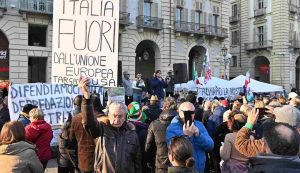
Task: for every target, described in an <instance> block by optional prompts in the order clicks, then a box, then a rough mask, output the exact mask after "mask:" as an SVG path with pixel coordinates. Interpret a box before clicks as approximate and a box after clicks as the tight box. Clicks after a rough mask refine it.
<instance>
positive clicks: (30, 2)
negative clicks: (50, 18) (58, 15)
mask: <svg viewBox="0 0 300 173" xmlns="http://www.w3.org/2000/svg"><path fill="white" fill-rule="evenodd" d="M19 9H20V11H24V12H31V13H43V14H53V0H19Z"/></svg>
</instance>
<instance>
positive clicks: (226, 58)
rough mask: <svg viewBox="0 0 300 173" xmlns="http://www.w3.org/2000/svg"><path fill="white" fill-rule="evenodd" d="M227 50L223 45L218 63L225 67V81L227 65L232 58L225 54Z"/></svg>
mask: <svg viewBox="0 0 300 173" xmlns="http://www.w3.org/2000/svg"><path fill="white" fill-rule="evenodd" d="M227 51H228V49H227V47H226V46H225V45H224V47H222V49H221V54H222V56H223V58H222V59H220V60H219V61H220V63H221V64H222V65H223V64H224V67H225V79H227V77H228V76H227V64H229V63H230V60H231V58H232V56H231V54H230V53H227Z"/></svg>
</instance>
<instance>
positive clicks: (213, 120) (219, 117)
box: [207, 106, 225, 137]
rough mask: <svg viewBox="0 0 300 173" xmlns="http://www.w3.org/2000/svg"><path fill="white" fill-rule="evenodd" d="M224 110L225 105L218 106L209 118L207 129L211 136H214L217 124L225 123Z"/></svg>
mask: <svg viewBox="0 0 300 173" xmlns="http://www.w3.org/2000/svg"><path fill="white" fill-rule="evenodd" d="M224 112H225V108H224V107H223V106H218V107H216V109H215V110H214V112H213V114H212V115H211V116H210V117H209V118H208V121H207V131H208V133H209V135H210V136H211V137H213V135H214V133H215V131H216V128H217V126H218V125H220V124H222V123H223V114H224Z"/></svg>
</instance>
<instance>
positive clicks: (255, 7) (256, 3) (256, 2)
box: [254, 0, 259, 10]
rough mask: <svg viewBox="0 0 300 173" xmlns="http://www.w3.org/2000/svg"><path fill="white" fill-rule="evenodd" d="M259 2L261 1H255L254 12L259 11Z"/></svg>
mask: <svg viewBox="0 0 300 173" xmlns="http://www.w3.org/2000/svg"><path fill="white" fill-rule="evenodd" d="M258 1H259V0H254V10H257V9H258Z"/></svg>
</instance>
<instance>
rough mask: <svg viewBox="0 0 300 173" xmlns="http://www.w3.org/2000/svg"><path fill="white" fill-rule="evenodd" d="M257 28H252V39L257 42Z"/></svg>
mask: <svg viewBox="0 0 300 173" xmlns="http://www.w3.org/2000/svg"><path fill="white" fill-rule="evenodd" d="M257 30H258V28H257V27H255V28H253V36H254V37H253V38H254V40H253V42H258V35H257V34H258V31H257Z"/></svg>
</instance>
